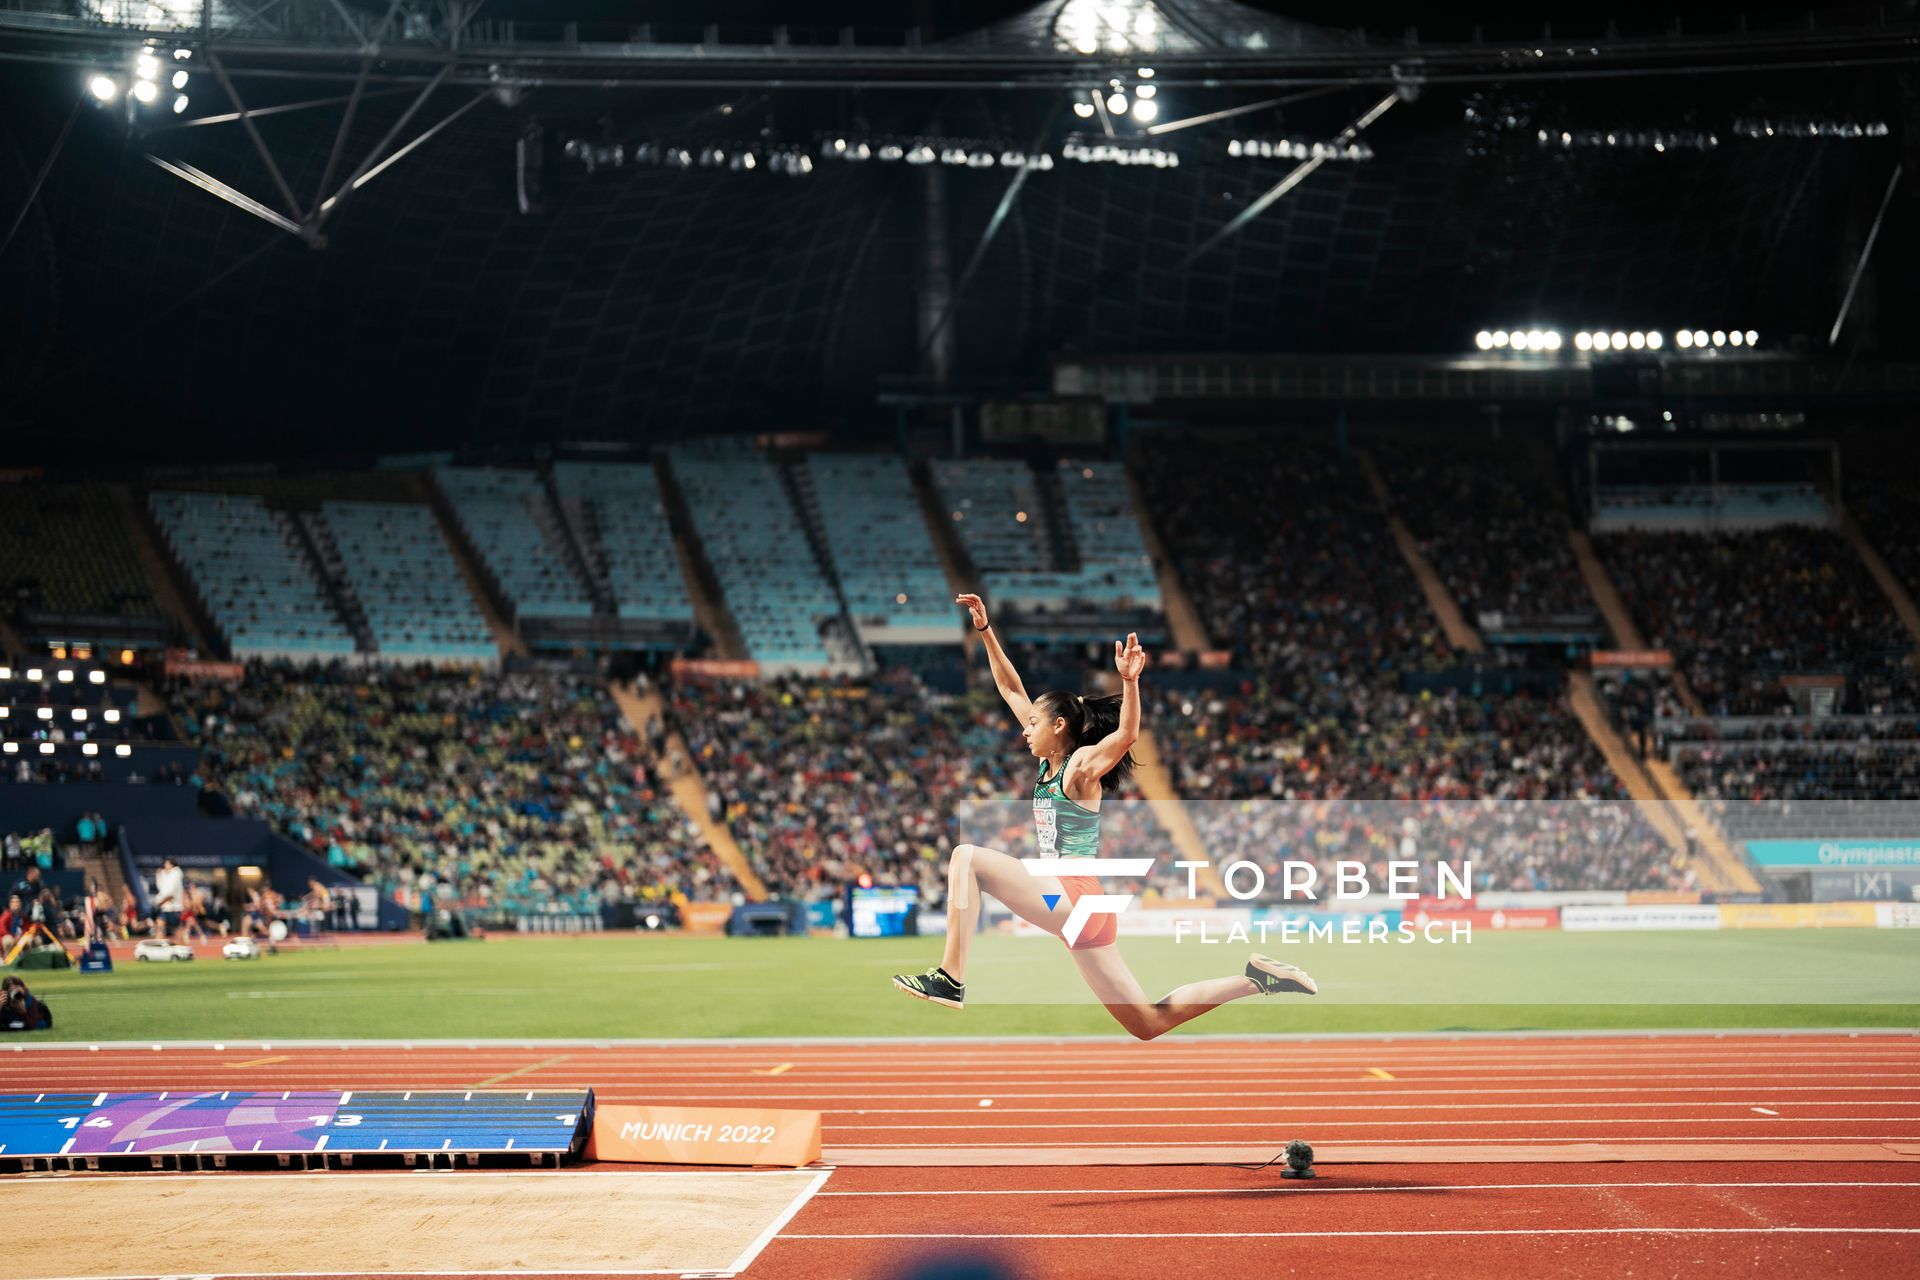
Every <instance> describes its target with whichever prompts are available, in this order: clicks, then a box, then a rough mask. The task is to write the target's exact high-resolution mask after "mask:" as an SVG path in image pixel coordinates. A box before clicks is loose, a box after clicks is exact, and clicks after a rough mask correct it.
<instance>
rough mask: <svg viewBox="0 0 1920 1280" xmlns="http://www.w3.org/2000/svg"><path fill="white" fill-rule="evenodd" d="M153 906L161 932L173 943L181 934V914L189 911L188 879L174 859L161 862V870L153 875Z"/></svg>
mask: <svg viewBox="0 0 1920 1280" xmlns="http://www.w3.org/2000/svg"><path fill="white" fill-rule="evenodd" d="M153 905H154V910H155V911H156V912H157V913H158V914H159V919H160V928H161V931H162V932H163V933H164V934H165V936H166V939H167V941H169V942H171V941H173V938H174V935H175V934H177V933H178V932H180V916H181V913H182V912H184V911H185V910H186V909H187V877H186V873H185V872H184V871H182V870H181V869H180V868H179V867H178V866H177V865H175V863H174V861H173V859H172V858H168V859H166V860H165V861H163V862H161V864H160V869H159V870H158V871H156V872H154V873H153Z"/></svg>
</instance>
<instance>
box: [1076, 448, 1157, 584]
mask: <svg viewBox="0 0 1920 1280" xmlns="http://www.w3.org/2000/svg"><path fill="white" fill-rule="evenodd" d="M1055 471H1056V473H1057V475H1058V477H1059V482H1060V491H1061V493H1062V495H1063V497H1064V499H1065V501H1064V504H1063V505H1064V508H1065V511H1066V517H1067V529H1068V531H1069V532H1070V533H1071V534H1072V536H1073V543H1074V548H1075V550H1076V551H1077V552H1078V553H1079V557H1080V573H1079V575H1078V576H1079V582H1078V583H1077V584H1076V585H1075V586H1074V587H1073V588H1071V590H1073V591H1075V592H1076V593H1078V594H1080V595H1081V596H1083V597H1085V598H1090V599H1092V600H1094V601H1096V602H1101V603H1118V602H1121V601H1135V602H1139V603H1143V604H1150V605H1151V606H1152V607H1154V608H1156V609H1157V608H1159V605H1160V581H1159V578H1158V577H1157V576H1155V574H1154V571H1153V560H1152V558H1151V557H1149V556H1148V555H1147V546H1146V542H1145V541H1144V540H1143V539H1142V538H1141V536H1140V518H1139V516H1138V515H1137V514H1136V513H1135V512H1134V509H1133V491H1132V489H1131V487H1130V486H1129V485H1128V484H1127V471H1126V467H1125V465H1124V464H1122V463H1119V462H1115V461H1112V460H1101V459H1097V458H1090V459H1082V460H1078V461H1075V460H1071V459H1069V460H1065V461H1062V462H1060V463H1059V464H1058V465H1057V466H1056V468H1055Z"/></svg>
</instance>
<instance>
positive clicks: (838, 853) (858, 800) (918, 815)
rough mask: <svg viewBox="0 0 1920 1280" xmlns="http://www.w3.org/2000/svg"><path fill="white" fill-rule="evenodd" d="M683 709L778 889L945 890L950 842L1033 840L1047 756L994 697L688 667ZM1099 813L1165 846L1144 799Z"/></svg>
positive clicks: (758, 863)
mask: <svg viewBox="0 0 1920 1280" xmlns="http://www.w3.org/2000/svg"><path fill="white" fill-rule="evenodd" d="M672 708H673V714H674V716H675V718H676V719H677V720H678V722H679V724H680V726H681V728H682V730H683V732H684V733H685V734H686V738H687V743H688V745H689V747H690V748H691V750H692V751H693V755H694V761H695V763H696V764H697V765H698V766H699V768H700V771H701V773H702V774H703V775H704V776H705V778H706V782H707V789H708V792H709V793H710V794H711V795H713V796H715V797H717V798H720V801H721V803H722V804H723V808H722V810H721V812H720V814H719V815H718V816H721V817H723V818H724V819H725V820H726V822H727V823H728V825H729V826H730V827H731V829H732V831H733V833H734V837H735V838H736V839H737V840H738V841H739V842H740V846H741V848H742V850H744V851H745V852H746V854H747V856H748V857H749V858H750V859H752V861H753V864H754V869H755V871H756V872H757V873H758V874H759V875H760V877H761V878H762V879H763V880H765V881H766V882H767V884H768V885H769V887H772V888H774V889H775V890H776V891H778V892H780V893H783V894H786V895H790V896H796V897H803V898H804V897H815V898H817V897H820V896H837V895H838V894H839V893H840V892H841V891H842V889H843V888H844V886H845V885H846V884H847V883H849V882H851V881H852V880H853V879H854V878H856V877H857V876H858V875H859V874H860V873H861V872H863V871H864V872H867V873H870V874H871V875H873V876H874V878H875V879H876V880H879V881H881V882H883V883H894V884H910V885H914V886H917V887H918V888H919V889H920V890H921V891H922V894H923V895H924V900H926V901H929V902H940V901H942V900H944V897H945V894H946V859H947V855H948V854H949V853H950V852H951V851H952V849H953V846H954V845H955V844H957V843H960V842H963V841H966V842H972V843H980V844H986V845H990V846H994V847H998V848H1001V849H1003V850H1006V851H1008V852H1012V853H1016V854H1022V855H1025V854H1030V853H1031V852H1032V846H1033V809H1032V806H1031V803H1030V801H1029V800H1028V794H1029V792H1030V790H1031V787H1032V781H1033V770H1034V769H1035V768H1037V762H1036V761H1034V760H1033V758H1032V757H1031V756H1028V755H1025V754H1024V753H1023V752H1022V751H1021V749H1020V745H1019V740H1018V739H1017V738H1016V737H1014V735H1013V728H1014V724H1013V721H1012V719H1011V718H1010V717H1009V716H1008V714H1007V709H1006V707H1005V705H1004V704H1002V703H1001V701H1000V699H999V698H998V697H996V696H992V695H979V694H975V695H969V696H965V697H956V698H949V697H942V696H940V695H938V694H934V693H931V692H930V691H928V690H927V689H926V688H924V687H922V686H921V685H919V684H918V683H917V682H916V681H914V680H912V679H911V678H907V677H892V678H884V679H880V680H875V681H872V682H870V683H855V682H851V681H812V680H804V679H788V680H781V681H775V682H771V683H765V684H734V683H728V682H723V681H717V680H712V679H707V678H703V677H688V678H683V679H681V680H679V681H677V682H676V683H675V685H674V689H673V701H672ZM1109 806H1111V811H1109ZM1102 813H1103V815H1104V816H1103V823H1102V827H1103V830H1102V836H1103V844H1102V848H1103V849H1104V850H1105V851H1106V852H1107V853H1108V855H1109V856H1114V857H1121V856H1129V855H1131V856H1140V855H1141V854H1142V853H1145V854H1147V855H1149V856H1158V855H1161V854H1164V853H1165V852H1166V849H1167V847H1168V842H1167V840H1166V838H1165V835H1164V832H1163V831H1162V829H1161V828H1160V826H1159V824H1158V823H1157V821H1155V820H1154V819H1153V817H1152V815H1151V814H1150V813H1149V812H1148V811H1147V809H1146V807H1145V806H1144V805H1142V804H1141V803H1140V802H1139V801H1137V800H1135V801H1133V802H1132V803H1131V804H1123V803H1122V802H1121V801H1120V800H1118V799H1117V798H1114V797H1109V800H1108V802H1107V803H1103V805H1102ZM1162 862H1163V865H1162V867H1161V868H1160V871H1161V873H1162V876H1161V880H1162V884H1163V887H1168V886H1171V884H1173V883H1174V882H1175V881H1178V883H1180V884H1182V885H1184V883H1185V880H1184V873H1183V872H1179V871H1177V870H1176V869H1175V868H1173V866H1172V860H1171V859H1162ZM1181 892H1182V893H1184V889H1183V890H1182V891H1181Z"/></svg>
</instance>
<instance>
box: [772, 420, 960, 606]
mask: <svg viewBox="0 0 1920 1280" xmlns="http://www.w3.org/2000/svg"><path fill="white" fill-rule="evenodd" d="M807 470H808V471H809V472H810V473H811V474H812V476H813V488H814V493H815V495H816V496H817V497H818V498H819V500H820V521H821V524H822V525H823V526H824V527H825V530H826V535H827V548H828V550H829V551H830V552H831V553H832V555H833V567H834V571H835V572H836V573H838V574H839V575H840V593H841V595H842V596H843V597H845V599H846V602H847V609H848V611H849V612H850V613H851V614H852V615H853V617H854V620H855V621H856V622H858V623H860V624H861V625H862V626H863V627H873V626H880V627H892V628H901V629H904V628H908V627H920V628H928V627H937V628H943V629H945V630H947V631H951V632H952V633H953V634H954V636H955V637H956V638H958V636H959V627H960V620H959V614H958V613H957V612H956V611H955V609H954V607H953V598H952V593H951V592H950V591H949V590H948V587H947V576H946V573H945V572H944V571H943V570H942V569H941V567H940V556H939V553H938V552H936V551H935V550H934V546H933V539H932V537H931V536H929V534H928V533H927V520H926V516H925V515H924V514H923V513H922V511H921V510H920V500H919V498H918V497H917V496H916V495H915V494H914V491H913V480H912V477H910V476H909V475H908V474H907V467H906V463H904V462H903V461H901V460H900V459H899V458H896V457H893V456H891V455H887V454H860V453H817V454H814V455H813V456H812V457H810V458H808V459H807ZM902 597H904V599H903V598H902ZM867 638H868V639H869V640H873V639H884V638H885V637H884V636H875V635H872V634H868V636H867Z"/></svg>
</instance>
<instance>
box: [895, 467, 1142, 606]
mask: <svg viewBox="0 0 1920 1280" xmlns="http://www.w3.org/2000/svg"><path fill="white" fill-rule="evenodd" d="M931 467H932V474H933V481H934V485H935V487H936V488H937V489H938V491H939V493H940V498H941V501H942V503H943V504H944V505H945V506H946V508H947V510H948V511H949V512H950V513H951V514H952V515H953V517H954V529H955V530H956V532H957V533H958V534H959V537H960V543H961V545H962V546H963V547H964V548H965V549H966V552H967V557H968V558H969V559H970V560H972V561H973V565H974V567H975V568H976V569H978V570H979V571H980V575H981V582H982V585H983V587H984V588H985V590H986V593H987V594H988V595H989V596H991V597H992V599H993V601H994V602H995V603H1001V604H1005V603H1017V604H1020V605H1023V606H1030V607H1038V608H1048V607H1058V606H1060V605H1062V604H1066V603H1074V604H1088V605H1097V606H1104V607H1118V606H1122V605H1129V604H1135V605H1145V606H1148V607H1151V608H1155V609H1157V608H1158V607H1159V599H1160V588H1159V583H1158V580H1157V579H1156V578H1155V576H1154V573H1153V568H1152V565H1151V563H1150V562H1149V561H1148V560H1147V558H1146V553H1145V548H1144V547H1143V546H1140V545H1139V542H1140V539H1139V529H1138V527H1137V525H1136V526H1134V527H1132V528H1129V527H1128V525H1127V523H1126V520H1125V516H1126V514H1127V513H1129V512H1131V510H1132V501H1131V496H1130V494H1129V493H1128V490H1127V486H1126V480H1125V475H1124V472H1123V471H1122V470H1121V469H1120V467H1119V466H1118V465H1117V464H1112V463H1109V464H1106V465H1104V466H1100V467H1093V466H1091V465H1089V464H1086V463H1079V462H1075V463H1062V464H1061V465H1060V468H1059V471H1058V475H1059V478H1060V483H1061V485H1062V487H1063V489H1064V490H1065V498H1064V501H1063V506H1064V507H1065V510H1064V511H1063V512H1061V517H1062V520H1063V521H1064V523H1065V526H1066V528H1065V530H1064V534H1065V536H1066V537H1067V538H1068V539H1070V540H1071V541H1072V543H1074V544H1075V545H1078V546H1079V550H1080V563H1079V564H1078V565H1075V564H1073V563H1071V560H1072V556H1073V551H1074V546H1060V545H1056V544H1055V543H1054V542H1053V540H1052V538H1051V537H1050V535H1049V532H1048V521H1047V518H1046V517H1047V514H1048V504H1047V494H1046V492H1045V491H1044V489H1043V486H1042V484H1041V480H1040V477H1039V475H1037V474H1036V473H1035V472H1034V470H1033V468H1032V467H1029V466H1028V465H1027V464H1026V463H1024V462H1013V461H1009V460H1006V459H1002V458H964V459H936V460H935V461H934V462H933V463H932V464H931ZM1089 470H1091V471H1092V472H1093V474H1092V475H1091V476H1088V475H1085V474H1083V473H1084V472H1086V471H1089ZM1069 476H1071V481H1069V479H1068V477H1069ZM1082 544H1083V545H1082Z"/></svg>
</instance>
